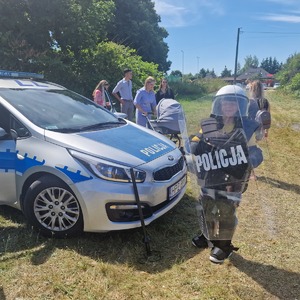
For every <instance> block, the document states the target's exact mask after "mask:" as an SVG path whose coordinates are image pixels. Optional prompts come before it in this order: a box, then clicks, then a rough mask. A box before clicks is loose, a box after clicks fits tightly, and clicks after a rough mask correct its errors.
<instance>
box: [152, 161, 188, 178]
mask: <svg viewBox="0 0 300 300" xmlns="http://www.w3.org/2000/svg"><path fill="white" fill-rule="evenodd" d="M183 167H184V159H183V157H181V158H180V159H179V161H178V162H177V164H175V165H173V166H170V167H166V168H163V169H160V170H158V171H156V172H154V173H153V178H154V180H155V181H165V180H169V179H171V178H172V177H173V176H174V175H175V174H177V173H178V172H180V171H181V170H182V169H183Z"/></svg>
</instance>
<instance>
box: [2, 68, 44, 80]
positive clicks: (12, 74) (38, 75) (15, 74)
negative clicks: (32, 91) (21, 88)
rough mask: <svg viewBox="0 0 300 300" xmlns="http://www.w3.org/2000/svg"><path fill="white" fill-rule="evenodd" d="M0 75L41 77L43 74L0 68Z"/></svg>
mask: <svg viewBox="0 0 300 300" xmlns="http://www.w3.org/2000/svg"><path fill="white" fill-rule="evenodd" d="M0 77H11V78H33V79H43V78H44V75H43V74H38V73H30V72H17V71H6V70H0Z"/></svg>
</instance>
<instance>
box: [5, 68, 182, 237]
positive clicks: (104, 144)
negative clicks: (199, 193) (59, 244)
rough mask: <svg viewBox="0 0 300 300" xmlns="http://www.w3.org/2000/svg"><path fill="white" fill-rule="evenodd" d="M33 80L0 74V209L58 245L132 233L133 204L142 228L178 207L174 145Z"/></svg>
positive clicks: (178, 176)
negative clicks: (82, 236) (89, 235)
mask: <svg viewBox="0 0 300 300" xmlns="http://www.w3.org/2000/svg"><path fill="white" fill-rule="evenodd" d="M28 77H30V78H31V79H28ZM40 77H41V76H40V75H39V74H34V73H24V72H9V71H1V70H0V204H5V205H10V206H14V207H16V208H19V209H21V210H22V211H23V213H24V215H25V216H26V218H27V220H28V222H29V223H30V224H31V225H33V226H34V227H35V228H37V229H38V230H40V231H41V233H43V234H45V235H51V236H56V237H63V236H72V235H77V234H79V233H81V232H82V231H90V232H105V231H110V230H120V229H130V228H134V227H139V226H141V220H140V215H139V212H138V206H137V203H141V206H142V211H143V217H144V221H145V224H146V225H148V224H149V223H150V222H152V221H153V220H155V219H157V218H158V217H160V216H162V215H163V214H164V213H166V212H167V211H169V210H170V209H171V208H172V207H174V206H175V204H176V203H178V202H179V201H180V199H181V198H182V196H183V195H184V193H185V187H186V172H187V169H186V164H185V161H184V158H183V156H182V154H181V152H180V151H179V149H178V148H177V147H176V145H175V144H174V143H173V142H171V141H170V140H168V139H167V138H165V137H164V136H162V135H160V134H159V133H156V132H154V131H151V130H149V129H146V128H143V127H140V126H138V125H136V124H134V123H131V122H129V121H127V120H124V119H121V118H117V117H116V116H115V115H114V114H112V113H110V112H108V111H107V110H105V109H103V108H101V107H99V106H98V105H96V104H95V103H94V102H93V101H91V100H89V99H87V98H85V97H83V96H81V95H78V94H76V93H74V92H72V91H70V90H68V89H66V88H64V87H62V86H59V85H57V84H54V83H49V82H47V81H42V80H40V79H41V78H40ZM134 182H136V187H137V191H138V194H137V195H138V196H139V199H140V202H137V200H138V199H137V197H136V196H137V195H135V193H134V185H133V184H134Z"/></svg>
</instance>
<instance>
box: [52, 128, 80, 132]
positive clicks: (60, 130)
mask: <svg viewBox="0 0 300 300" xmlns="http://www.w3.org/2000/svg"><path fill="white" fill-rule="evenodd" d="M46 129H47V130H49V131H55V132H61V133H74V132H80V130H81V129H80V128H55V129H54V128H46Z"/></svg>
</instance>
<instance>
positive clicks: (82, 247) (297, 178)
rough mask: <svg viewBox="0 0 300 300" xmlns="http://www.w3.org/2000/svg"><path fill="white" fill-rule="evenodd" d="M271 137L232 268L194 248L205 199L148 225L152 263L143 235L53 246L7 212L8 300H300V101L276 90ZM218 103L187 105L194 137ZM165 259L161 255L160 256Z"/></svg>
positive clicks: (1, 239)
mask: <svg viewBox="0 0 300 300" xmlns="http://www.w3.org/2000/svg"><path fill="white" fill-rule="evenodd" d="M266 96H267V98H268V99H269V100H270V103H271V109H272V117H273V119H272V128H271V130H270V133H269V138H268V140H267V142H266V141H262V142H261V143H260V146H261V148H262V149H263V151H264V156H265V161H264V162H263V164H262V165H261V166H259V168H258V169H257V170H256V175H257V176H258V178H257V180H256V181H254V180H251V181H250V184H249V188H248V190H247V192H246V193H245V194H244V198H243V201H242V203H241V205H240V207H239V209H238V217H239V225H238V228H237V231H236V234H235V237H234V241H233V242H234V244H235V245H236V246H238V247H240V249H239V251H238V252H235V253H234V254H233V255H232V257H231V258H230V259H229V260H227V261H226V262H225V263H224V264H223V265H214V264H212V263H211V262H210V261H209V259H208V257H209V250H208V249H205V250H203V251H201V250H199V249H196V248H194V247H192V245H191V238H192V237H193V236H194V234H196V233H197V232H198V229H199V226H198V220H197V213H196V211H195V203H196V199H194V198H193V191H192V189H191V187H190V186H189V188H188V191H187V193H186V196H185V197H184V199H183V200H182V201H181V202H180V203H179V204H178V205H177V206H176V207H175V209H173V210H172V211H170V212H169V213H167V214H166V215H164V216H163V217H161V218H160V219H158V220H156V221H155V222H153V223H152V224H150V225H149V226H148V227H147V230H148V233H149V235H150V237H151V249H152V251H153V254H154V255H153V256H152V257H151V259H149V260H145V259H144V254H145V248H144V244H143V241H142V239H143V234H142V231H141V230H140V229H137V230H130V231H120V232H111V233H106V234H94V233H85V234H84V235H83V236H81V237H79V238H74V239H65V240H53V239H46V238H44V237H42V236H40V235H38V234H37V233H36V232H35V231H33V230H32V229H31V228H28V227H27V226H26V223H25V219H24V217H23V216H22V214H21V213H20V212H19V211H16V210H14V209H12V208H9V207H4V206H2V207H0V299H1V300H4V299H6V300H13V299H19V300H20V299H22V300H29V299H30V300H31V299H56V300H59V299H95V300H96V299H97V300H98V299H112V300H125V299H126V300H129V299H130V300H131V299H133V300H140V299H147V300H148V299H155V300H156V299H170V300H174V299H187V300H191V299H195V300H196V299H226V300H227V299H243V300H244V299H249V300H252V299H262V300H263V299H269V300H274V299H290V300H296V299H298V300H299V299H300V258H299V256H298V255H299V253H300V231H299V222H300V217H299V212H300V210H299V203H300V202H299V200H300V171H299V169H300V158H299V153H300V113H299V111H300V100H299V99H298V100H296V99H294V98H292V97H290V96H287V95H284V94H280V91H279V90H278V91H276V92H275V91H268V92H267V95H266ZM211 100H212V98H211V97H204V98H202V99H199V100H194V101H188V100H185V101H182V104H183V107H184V109H185V112H186V117H187V122H188V131H189V133H190V134H192V133H195V132H196V131H197V130H198V124H199V121H200V119H201V118H203V117H205V116H207V115H208V114H209V112H210V105H211ZM156 251H159V255H156V254H157V252H156Z"/></svg>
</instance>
